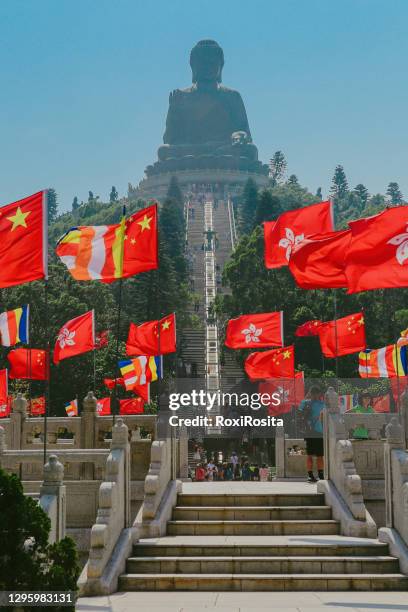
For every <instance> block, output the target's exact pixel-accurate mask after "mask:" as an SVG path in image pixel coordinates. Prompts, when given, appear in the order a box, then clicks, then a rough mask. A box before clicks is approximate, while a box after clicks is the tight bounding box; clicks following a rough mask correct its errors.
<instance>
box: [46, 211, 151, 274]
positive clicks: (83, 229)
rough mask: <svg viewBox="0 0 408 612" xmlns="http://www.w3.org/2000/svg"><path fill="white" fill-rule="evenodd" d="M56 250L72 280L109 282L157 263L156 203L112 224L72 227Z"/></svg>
mask: <svg viewBox="0 0 408 612" xmlns="http://www.w3.org/2000/svg"><path fill="white" fill-rule="evenodd" d="M56 253H57V255H58V256H59V258H60V259H61V261H62V262H63V263H64V264H65V265H66V266H67V268H68V271H69V272H70V274H71V275H72V276H73V277H74V278H75V280H80V281H83V280H101V281H103V282H105V283H111V282H112V281H115V280H117V279H118V278H127V277H129V276H133V275H135V274H139V273H140V272H147V271H148V270H155V269H156V268H157V267H158V241H157V205H153V206H149V207H147V208H144V209H142V210H139V211H137V212H136V213H133V214H132V215H131V216H130V217H128V219H125V218H123V219H122V221H121V222H120V223H116V224H115V225H100V226H99V225H95V226H79V227H73V228H72V229H70V230H69V231H68V232H66V234H64V235H63V236H62V237H61V238H60V239H59V241H58V243H57V247H56Z"/></svg>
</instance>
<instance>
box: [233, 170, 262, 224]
mask: <svg viewBox="0 0 408 612" xmlns="http://www.w3.org/2000/svg"><path fill="white" fill-rule="evenodd" d="M257 206H258V187H257V186H256V183H255V181H254V180H253V179H252V178H249V179H248V180H247V182H246V183H245V186H244V190H243V193H242V197H241V198H240V205H239V207H238V218H239V223H238V225H239V230H240V232H241V233H242V234H247V233H249V232H250V231H251V229H252V228H253V226H254V221H255V213H256V209H257Z"/></svg>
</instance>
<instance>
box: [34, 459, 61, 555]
mask: <svg viewBox="0 0 408 612" xmlns="http://www.w3.org/2000/svg"><path fill="white" fill-rule="evenodd" d="M43 473H44V481H43V483H42V485H41V488H40V505H41V507H42V508H43V510H45V511H46V512H47V510H49V512H47V514H48V515H49V517H50V519H51V533H50V542H51V543H52V542H58V541H59V540H61V539H62V538H63V537H64V536H65V523H66V489H65V485H64V483H63V480H64V466H63V465H62V463H60V462H59V461H58V457H57V456H56V455H50V456H49V457H48V461H47V463H46V464H45V465H44V469H43ZM55 502H56V507H53V504H54V503H55Z"/></svg>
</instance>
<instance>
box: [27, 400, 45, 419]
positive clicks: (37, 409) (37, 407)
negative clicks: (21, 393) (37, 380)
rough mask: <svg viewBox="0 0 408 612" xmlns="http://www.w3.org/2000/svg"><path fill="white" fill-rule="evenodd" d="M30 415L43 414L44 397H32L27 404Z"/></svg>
mask: <svg viewBox="0 0 408 612" xmlns="http://www.w3.org/2000/svg"><path fill="white" fill-rule="evenodd" d="M29 411H30V415H31V416H41V415H43V414H45V397H44V396H41V397H34V398H33V399H32V400H31V402H30V405H29Z"/></svg>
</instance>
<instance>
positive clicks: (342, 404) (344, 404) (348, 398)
mask: <svg viewBox="0 0 408 612" xmlns="http://www.w3.org/2000/svg"><path fill="white" fill-rule="evenodd" d="M357 405H358V393H350V394H348V395H339V410H340V412H341V413H342V414H343V413H344V412H347V411H349V410H352V409H353V408H355V406H357Z"/></svg>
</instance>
